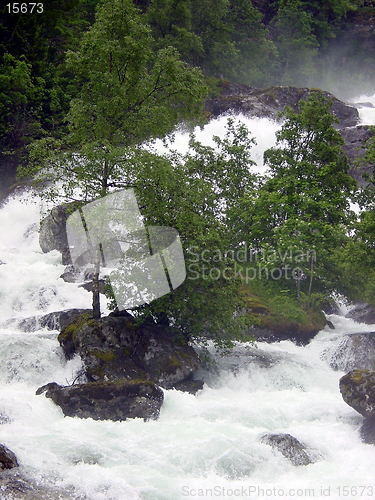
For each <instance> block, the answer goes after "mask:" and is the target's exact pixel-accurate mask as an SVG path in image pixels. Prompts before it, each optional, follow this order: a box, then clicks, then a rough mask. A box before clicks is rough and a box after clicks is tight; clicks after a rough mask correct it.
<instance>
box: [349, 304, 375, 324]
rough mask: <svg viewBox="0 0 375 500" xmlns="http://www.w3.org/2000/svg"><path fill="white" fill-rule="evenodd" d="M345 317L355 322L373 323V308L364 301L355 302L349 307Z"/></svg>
mask: <svg viewBox="0 0 375 500" xmlns="http://www.w3.org/2000/svg"><path fill="white" fill-rule="evenodd" d="M345 318H351V319H353V320H354V321H356V322H357V323H365V324H366V325H373V324H375V309H374V308H373V307H371V306H370V305H369V304H367V303H365V302H361V303H359V304H356V305H355V307H354V308H353V309H351V310H350V311H349V312H348V314H346V316H345Z"/></svg>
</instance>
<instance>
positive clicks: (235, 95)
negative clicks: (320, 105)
mask: <svg viewBox="0 0 375 500" xmlns="http://www.w3.org/2000/svg"><path fill="white" fill-rule="evenodd" d="M221 85H222V93H221V95H220V96H219V97H216V98H213V99H210V100H208V101H207V102H206V105H205V107H206V110H207V111H209V112H210V113H211V114H212V115H213V116H214V117H217V116H219V115H221V114H223V113H227V112H234V113H242V114H244V115H245V116H250V117H252V116H255V117H266V118H271V119H275V118H276V116H277V114H278V113H279V112H280V111H282V110H283V109H284V108H285V106H290V107H291V108H293V109H294V110H295V111H297V110H298V103H299V101H300V100H301V99H302V100H304V101H306V100H307V99H308V98H309V96H310V94H311V93H312V92H313V90H311V89H308V88H297V87H270V88H268V89H256V88H254V87H250V86H248V85H240V84H233V83H230V82H226V81H222V84H221ZM322 94H323V95H324V97H326V98H327V99H331V101H332V108H331V110H332V114H333V115H335V116H336V117H337V118H338V120H339V125H338V127H339V128H343V127H353V126H354V125H357V123H358V122H359V114H358V110H357V109H356V108H355V107H353V106H349V105H347V104H345V103H344V102H342V101H340V100H339V99H337V98H336V97H335V96H333V95H332V94H330V93H329V92H325V91H323V92H322Z"/></svg>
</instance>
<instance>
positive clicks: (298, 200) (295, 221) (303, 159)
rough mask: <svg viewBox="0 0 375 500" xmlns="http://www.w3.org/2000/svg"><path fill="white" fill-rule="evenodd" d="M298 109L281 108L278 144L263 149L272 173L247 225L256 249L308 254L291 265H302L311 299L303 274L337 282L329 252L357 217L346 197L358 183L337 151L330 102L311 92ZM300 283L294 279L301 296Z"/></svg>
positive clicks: (338, 139)
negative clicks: (281, 122)
mask: <svg viewBox="0 0 375 500" xmlns="http://www.w3.org/2000/svg"><path fill="white" fill-rule="evenodd" d="M299 107H300V112H299V113H297V112H295V111H293V110H292V109H290V108H289V109H286V110H285V111H284V113H283V114H282V117H283V118H284V119H285V121H284V123H283V125H282V128H281V130H280V131H279V132H278V133H277V144H276V147H274V148H271V149H269V150H267V151H266V152H265V153H264V160H265V164H266V165H267V166H268V167H269V171H270V175H269V177H268V178H266V179H265V180H264V181H263V184H262V185H261V188H260V190H259V194H258V197H257V199H256V201H255V202H254V203H253V204H252V206H251V207H250V213H251V219H250V220H251V222H252V224H251V226H250V228H249V229H250V240H251V239H252V243H253V244H254V245H255V246H256V247H258V248H264V247H265V246H268V247H270V248H273V249H274V250H276V249H277V250H278V251H280V252H282V253H283V254H285V252H288V251H289V250H291V251H292V253H294V254H295V255H297V253H298V252H300V253H301V252H302V253H305V254H306V255H307V254H308V253H309V252H310V258H306V259H305V258H303V259H301V261H300V262H299V263H297V262H295V263H294V265H296V264H298V268H299V269H301V273H302V274H301V277H300V278H298V279H300V280H302V283H301V285H302V287H303V286H304V287H305V288H306V287H308V288H309V293H308V302H309V297H310V293H311V285H310V284H309V285H308V280H305V283H303V275H305V276H306V277H309V283H312V277H313V273H316V275H317V276H319V281H320V283H319V284H318V286H319V289H320V290H324V289H326V290H327V289H330V287H331V286H334V285H333V282H336V280H335V277H334V273H335V270H334V265H333V263H332V259H331V255H330V254H332V253H333V252H334V249H335V247H336V246H337V245H338V244H339V242H340V241H341V239H342V237H343V235H344V234H345V228H348V227H350V224H351V222H352V221H353V220H354V218H355V215H354V213H353V212H352V211H351V209H350V200H351V199H352V198H353V195H354V191H355V187H356V183H355V181H354V180H353V179H352V178H351V177H350V175H349V173H348V171H349V165H348V160H347V158H346V156H345V155H344V154H343V152H342V151H341V145H342V144H343V140H342V138H341V136H340V134H339V133H338V132H337V131H336V130H335V129H334V127H333V123H334V122H335V121H336V120H335V118H334V117H333V116H332V115H331V114H330V112H329V109H330V102H329V101H327V100H326V99H324V98H323V96H322V95H321V94H319V93H313V94H312V95H311V96H310V98H309V100H308V101H307V102H304V101H300V103H299ZM312 255H315V257H316V258H315V261H314V262H312V261H311V256H312ZM281 265H285V262H281ZM312 270H313V271H312ZM286 285H289V286H290V285H291V282H289V283H286ZM298 286H299V285H298V280H297V291H298V294H299V292H300V290H299V289H298Z"/></svg>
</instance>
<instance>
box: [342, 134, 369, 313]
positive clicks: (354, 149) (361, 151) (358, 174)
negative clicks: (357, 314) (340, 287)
mask: <svg viewBox="0 0 375 500" xmlns="http://www.w3.org/2000/svg"><path fill="white" fill-rule="evenodd" d="M340 133H341V135H342V137H343V139H344V141H345V146H344V151H345V153H346V154H347V156H348V158H349V163H350V170H349V173H350V175H351V176H352V177H353V178H354V179H356V180H357V181H358V183H359V185H364V184H365V180H364V179H363V177H362V174H363V173H367V174H372V165H366V164H363V165H360V166H358V165H356V163H355V161H356V160H358V159H359V158H363V157H364V156H365V154H366V149H365V148H364V146H365V144H366V142H367V141H368V140H369V139H370V138H371V137H372V136H373V135H374V132H373V131H372V130H371V128H370V126H369V125H358V126H357V127H349V128H345V129H342V130H340ZM372 322H373V323H374V322H375V315H374V321H372Z"/></svg>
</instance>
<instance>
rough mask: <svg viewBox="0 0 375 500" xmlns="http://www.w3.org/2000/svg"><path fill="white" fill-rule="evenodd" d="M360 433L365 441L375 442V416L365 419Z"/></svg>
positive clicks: (367, 442) (368, 442)
mask: <svg viewBox="0 0 375 500" xmlns="http://www.w3.org/2000/svg"><path fill="white" fill-rule="evenodd" d="M359 434H360V436H361V439H362V441H363V442H364V443H366V444H375V416H373V417H369V418H366V419H365V421H364V422H363V424H362V427H361V428H360V430H359Z"/></svg>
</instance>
